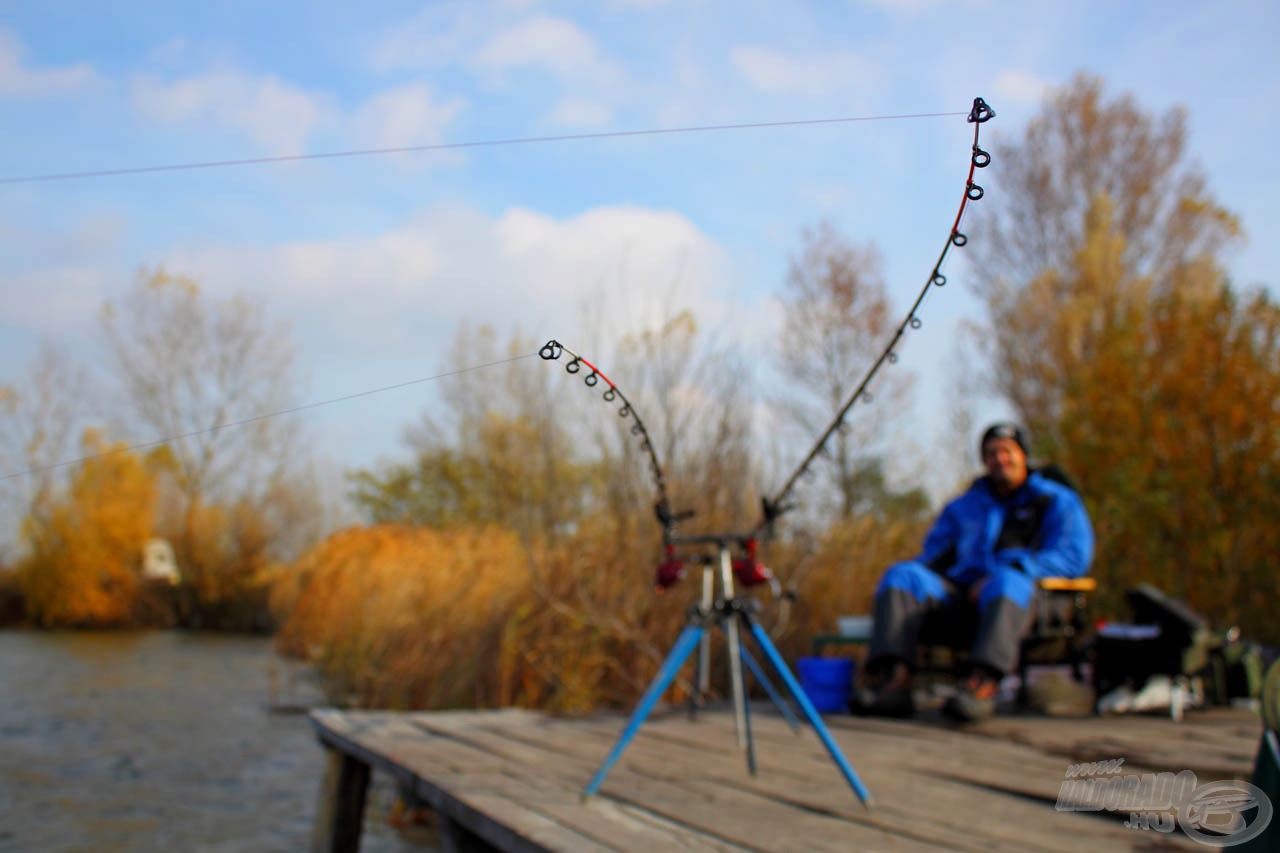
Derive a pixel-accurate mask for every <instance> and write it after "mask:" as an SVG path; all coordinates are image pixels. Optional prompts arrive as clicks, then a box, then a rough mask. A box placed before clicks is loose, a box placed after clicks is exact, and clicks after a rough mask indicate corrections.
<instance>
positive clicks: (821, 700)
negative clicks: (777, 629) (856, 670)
mask: <svg viewBox="0 0 1280 853" xmlns="http://www.w3.org/2000/svg"><path fill="white" fill-rule="evenodd" d="M796 670H797V671H798V674H799V676H800V686H801V687H802V688H804V692H805V695H806V696H808V697H809V701H810V702H812V703H813V707H814V708H816V709H817V710H818V712H819V713H823V714H829V713H832V712H835V711H843V710H844V709H845V708H847V707H848V706H849V691H850V690H851V689H852V688H853V658H800V659H799V660H798V661H796Z"/></svg>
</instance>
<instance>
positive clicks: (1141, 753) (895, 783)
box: [311, 704, 1262, 851]
mask: <svg viewBox="0 0 1280 853" xmlns="http://www.w3.org/2000/svg"><path fill="white" fill-rule="evenodd" d="M753 708H758V710H756V711H755V712H754V713H753V715H752V724H753V731H754V735H755V745H756V753H757V761H758V764H759V772H758V773H757V775H756V776H754V777H752V776H750V775H748V774H747V772H746V766H745V760H744V757H743V753H742V752H741V751H740V750H739V749H738V747H737V745H736V738H735V734H734V727H733V719H732V715H731V714H730V713H728V712H725V711H708V712H702V713H700V714H699V716H698V718H697V719H696V720H690V719H689V717H688V715H687V714H686V713H684V712H683V711H676V710H668V711H665V712H663V713H655V714H654V715H652V716H651V717H650V718H649V720H648V721H647V722H646V723H645V724H644V726H643V727H641V729H640V732H639V734H638V735H637V737H636V738H635V740H634V741H633V742H632V743H631V745H630V746H629V748H628V749H627V751H626V752H625V753H624V754H623V755H622V758H621V759H620V760H619V762H618V764H617V765H616V766H615V767H614V768H613V770H612V771H611V773H610V774H609V776H608V778H607V779H606V780H605V783H604V785H603V787H602V788H601V791H600V794H599V795H597V796H595V797H592V798H590V799H588V800H586V801H585V802H584V801H583V799H582V789H583V787H584V786H585V785H586V784H587V782H588V781H589V780H590V778H591V776H592V774H593V773H594V771H595V770H596V769H597V767H598V766H599V765H600V763H601V762H602V761H603V759H604V757H605V756H606V755H607V754H608V752H609V750H610V748H611V747H612V745H613V743H614V742H615V740H616V739H617V737H618V735H619V733H620V732H621V731H622V727H623V724H624V722H625V720H624V718H623V717H621V716H610V715H599V716H592V717H587V718H554V717H549V716H545V715H541V714H538V713H534V712H530V711H521V710H499V711H476V712H435V713H391V712H341V711H332V710H320V711H314V712H312V714H311V721H312V723H313V725H314V726H315V728H316V732H317V734H318V736H319V739H320V741H321V743H322V744H324V746H325V747H327V748H328V749H329V756H330V763H329V772H328V774H327V776H326V779H325V783H324V786H323V789H322V792H321V809H320V812H319V817H318V819H317V825H316V835H315V839H314V848H315V849H324V850H331V849H332V850H353V849H356V847H357V846H358V843H359V834H360V820H361V815H362V812H363V808H364V798H365V786H366V785H367V783H368V778H369V773H370V771H371V770H373V771H376V772H380V773H387V774H389V775H390V776H391V777H392V778H393V779H395V780H396V782H397V783H398V785H399V787H400V789H401V791H402V792H403V794H404V795H405V796H407V797H409V798H411V799H412V800H414V801H416V802H417V803H420V804H422V805H425V806H429V807H430V808H431V809H433V810H434V811H435V812H436V813H437V815H438V817H439V819H440V826H441V843H442V845H443V846H444V847H445V848H446V849H481V850H483V849H494V848H496V849H501V850H573V851H579V850H655V849H666V850H842V851H843V850H855V849H857V850H861V849H866V850H917V849H952V850H954V849H959V850H983V851H994V850H1009V851H1026V850H1082V849H1088V850H1090V851H1104V850H1133V849H1188V850H1197V849H1204V848H1203V847H1202V845H1200V844H1197V843H1195V842H1193V841H1192V840H1191V839H1190V838H1188V837H1187V836H1186V835H1184V834H1183V833H1182V832H1180V831H1177V830H1175V831H1174V832H1172V833H1168V834H1162V833H1159V832H1155V831H1151V830H1146V831H1143V830H1135V829H1127V828H1125V827H1124V825H1123V821H1124V820H1125V819H1127V818H1128V815H1127V814H1118V813H1111V812H1100V813H1093V814H1084V813H1073V812H1059V811H1057V810H1055V808H1054V804H1055V802H1056V800H1057V797H1058V792H1059V789H1060V787H1061V785H1062V783H1063V781H1064V778H1065V776H1064V774H1065V771H1066V768H1067V765H1068V764H1071V763H1076V762H1085V761H1100V760H1105V759H1114V758H1124V759H1125V764H1124V770H1123V772H1125V773H1143V772H1153V771H1156V772H1158V771H1166V770H1168V771H1174V772H1176V771H1180V770H1192V771H1194V772H1195V773H1196V774H1197V776H1198V778H1199V780H1200V782H1201V784H1203V783H1205V782H1209V781H1216V780H1219V779H1233V778H1238V779H1248V778H1249V773H1250V770H1251V768H1252V763H1253V758H1254V755H1255V752H1256V750H1257V746H1258V742H1259V738H1260V736H1261V731H1262V729H1261V723H1260V721H1259V719H1258V716H1257V715H1256V714H1254V713H1252V712H1248V711H1242V710H1234V709H1215V710H1209V711H1203V712H1198V713H1192V714H1190V715H1188V717H1187V718H1186V719H1185V720H1183V721H1182V722H1175V721H1173V720H1169V719H1166V718H1160V717H1139V716H1133V717H1123V718H1084V719H1050V718H1044V717H1031V716H1020V717H996V718H995V719H992V720H989V721H987V722H985V723H982V724H980V725H977V726H970V727H966V728H957V727H953V726H950V725H948V724H946V723H943V722H941V721H940V720H938V719H936V718H934V719H928V718H926V719H924V720H921V721H910V722H907V721H901V722H900V721H889V720H864V719H856V718H852V717H846V716H830V717H827V718H826V719H827V723H828V726H829V727H830V729H831V731H832V734H833V735H834V737H835V739H836V740H837V742H838V743H839V744H840V747H841V749H842V751H843V752H844V754H845V756H846V757H847V758H848V759H849V761H850V763H851V764H852V765H853V766H854V768H855V769H856V770H857V772H858V775H859V776H860V777H861V778H862V781H863V782H864V783H865V784H866V785H867V787H868V788H869V789H870V791H871V793H872V796H873V797H874V799H875V804H874V806H873V807H872V808H870V809H868V808H864V807H863V806H862V805H861V804H860V803H859V802H858V800H857V798H856V797H855V796H854V794H853V792H852V791H851V790H850V788H849V786H848V785H847V784H846V783H845V781H844V779H843V778H842V777H841V776H840V774H839V772H838V770H837V769H836V767H835V765H834V763H833V762H832V761H831V760H830V758H829V757H828V755H827V753H826V752H825V750H824V749H823V748H822V745H821V743H820V742H819V741H818V738H817V736H816V735H815V734H814V732H813V731H812V730H811V729H809V728H807V727H806V728H802V729H801V730H800V731H799V732H793V731H792V730H791V729H790V728H788V726H787V725H786V723H785V721H784V720H782V718H780V717H778V716H777V715H776V714H775V713H772V712H771V711H772V709H769V708H768V706H767V704H766V705H764V706H755V705H753Z"/></svg>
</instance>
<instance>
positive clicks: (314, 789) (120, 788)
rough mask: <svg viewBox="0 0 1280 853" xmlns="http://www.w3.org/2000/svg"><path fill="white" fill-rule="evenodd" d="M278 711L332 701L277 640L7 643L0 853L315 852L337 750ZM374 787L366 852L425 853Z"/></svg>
mask: <svg viewBox="0 0 1280 853" xmlns="http://www.w3.org/2000/svg"><path fill="white" fill-rule="evenodd" d="M289 673H292V674H289ZM272 701H274V702H297V703H301V704H313V703H316V702H317V701H318V694H317V691H316V690H315V688H314V685H311V684H308V683H307V681H306V679H299V677H298V675H297V668H296V667H292V668H287V667H286V665H284V664H283V663H282V662H281V661H279V660H278V659H276V658H275V657H274V656H273V655H272V654H271V649H270V641H269V640H267V639H262V638H246V637H227V636H217V635H207V634H204V635H202V634H185V633H174V632H147V633H110V634H108V633H37V632H28V631H0V850H3V851H8V850H41V851H44V850H95V851H106V850H281V851H285V850H288V851H293V850H299V849H306V847H307V845H308V844H309V843H310V837H311V829H312V821H313V818H314V815H315V808H316V797H317V793H318V791H319V787H320V779H321V776H322V774H323V771H324V753H323V750H322V748H321V747H320V745H319V743H318V742H317V741H316V739H315V735H314V733H313V730H312V728H311V725H310V724H309V723H308V722H307V719H306V716H305V715H303V714H280V713H271V712H270V711H269V709H268V704H269V703H270V702H272ZM374 783H375V784H374V788H373V790H371V792H370V806H369V808H367V809H366V820H365V830H364V837H363V839H362V845H361V849H362V850H375V851H409V850H413V851H421V850H422V849H423V847H422V846H421V845H422V843H423V839H421V838H418V839H413V840H410V839H407V838H405V837H402V836H400V835H399V834H398V833H397V832H396V831H395V830H393V829H391V828H390V827H389V826H388V825H387V824H386V822H385V820H384V819H383V817H384V816H385V813H386V810H387V808H389V806H390V802H391V800H392V799H393V798H394V790H393V789H392V788H391V787H390V783H389V782H388V781H387V780H383V779H380V778H379V777H378V776H376V775H375V779H374ZM428 841H429V839H428Z"/></svg>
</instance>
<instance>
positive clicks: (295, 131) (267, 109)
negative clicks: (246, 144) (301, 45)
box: [133, 70, 333, 155]
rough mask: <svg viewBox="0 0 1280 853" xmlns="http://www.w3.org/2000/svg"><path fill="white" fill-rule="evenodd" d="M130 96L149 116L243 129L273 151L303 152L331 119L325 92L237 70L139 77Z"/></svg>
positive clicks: (257, 141) (275, 152) (172, 120)
mask: <svg viewBox="0 0 1280 853" xmlns="http://www.w3.org/2000/svg"><path fill="white" fill-rule="evenodd" d="M133 97H134V103H135V105H136V106H137V108H138V110H139V111H140V112H142V114H143V115H145V116H147V117H149V118H152V119H154V120H157V121H163V122H174V123H176V122H185V121H189V120H192V119H202V118H203V119H212V120H213V121H215V122H217V123H219V124H222V125H226V126H228V127H232V128H235V129H236V130H239V131H241V132H243V133H244V134H246V135H247V136H248V137H249V138H250V139H252V140H254V141H255V142H256V143H258V145H260V146H261V147H262V148H263V149H265V150H266V151H268V152H269V153H271V154H273V155H291V154H301V153H304V152H305V150H306V143H307V138H308V137H309V136H310V135H311V133H312V132H313V131H315V130H316V129H317V128H318V127H320V126H321V125H323V124H325V123H326V122H328V121H330V120H331V119H332V117H333V108H332V106H331V105H330V101H329V98H328V97H327V96H325V95H321V94H316V93H312V92H307V91H305V90H303V89H300V88H298V87H296V86H294V85H292V84H290V83H287V82H285V81H283V80H281V79H279V78H278V77H274V76H270V75H268V76H265V77H254V76H252V75H249V74H246V73H244V72H242V71H236V70H218V71H210V72H208V73H206V74H201V75H197V76H194V77H187V78H185V79H182V80H177V81H175V82H171V83H170V82H164V81H162V80H159V79H157V78H155V77H148V76H143V77H138V78H136V79H135V80H134V82H133Z"/></svg>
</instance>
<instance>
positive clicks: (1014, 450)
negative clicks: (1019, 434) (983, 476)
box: [982, 438, 1027, 492]
mask: <svg viewBox="0 0 1280 853" xmlns="http://www.w3.org/2000/svg"><path fill="white" fill-rule="evenodd" d="M982 464H983V465H984V466H986V469H987V476H989V477H990V478H991V482H992V484H993V485H994V486H995V487H996V490H997V491H999V492H1011V491H1013V490H1014V489H1016V488H1018V486H1021V485H1022V483H1023V481H1025V480H1026V479H1027V455H1026V454H1025V453H1023V452H1022V448H1021V447H1019V446H1018V442H1016V441H1014V440H1013V439H1011V438H992V439H990V440H988V441H987V443H986V444H984V445H982Z"/></svg>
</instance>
